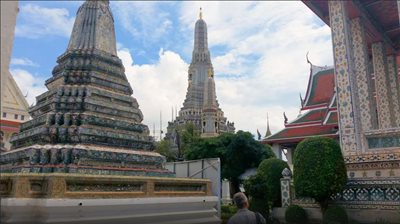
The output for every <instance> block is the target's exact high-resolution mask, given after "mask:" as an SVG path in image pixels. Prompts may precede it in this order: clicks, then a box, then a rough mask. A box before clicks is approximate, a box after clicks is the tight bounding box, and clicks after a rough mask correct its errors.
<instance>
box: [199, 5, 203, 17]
mask: <svg viewBox="0 0 400 224" xmlns="http://www.w3.org/2000/svg"><path fill="white" fill-rule="evenodd" d="M199 18H200V19H203V12H202V11H201V7H200V13H199Z"/></svg>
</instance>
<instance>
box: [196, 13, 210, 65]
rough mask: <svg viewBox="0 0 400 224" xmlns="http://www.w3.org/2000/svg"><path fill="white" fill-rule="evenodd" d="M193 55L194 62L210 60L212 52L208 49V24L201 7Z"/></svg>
mask: <svg viewBox="0 0 400 224" xmlns="http://www.w3.org/2000/svg"><path fill="white" fill-rule="evenodd" d="M192 56H193V58H192V63H193V62H194V61H207V62H208V61H210V52H209V50H208V39H207V24H206V22H205V21H204V20H203V13H202V10H201V8H200V15H199V19H198V20H197V22H196V24H195V27H194V47H193V55H192ZM210 63H211V61H210Z"/></svg>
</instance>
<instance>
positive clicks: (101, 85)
mask: <svg viewBox="0 0 400 224" xmlns="http://www.w3.org/2000/svg"><path fill="white" fill-rule="evenodd" d="M45 84H46V87H47V88H48V91H46V92H45V93H43V94H41V95H39V96H37V97H36V100H37V103H36V105H35V106H33V107H31V108H30V111H29V113H30V115H31V116H32V118H33V119H32V120H30V121H28V122H26V123H24V124H22V125H21V130H20V133H18V134H17V135H15V136H13V137H12V139H11V142H12V144H13V148H14V149H15V150H13V152H10V153H5V154H3V155H2V157H1V159H0V164H1V170H2V171H3V172H19V171H23V170H25V171H27V172H79V173H90V174H98V173H102V174H128V175H146V174H148V173H150V174H151V175H164V174H163V173H166V174H168V175H169V173H168V172H167V171H165V170H163V169H162V163H163V161H164V158H163V157H162V156H160V155H159V154H158V153H153V152H149V151H151V150H152V149H153V148H154V143H153V139H152V138H151V137H150V136H149V129H148V127H147V126H146V125H144V124H142V123H141V122H142V120H143V115H142V112H141V111H140V109H139V105H138V102H137V101H136V99H135V98H134V97H132V96H131V95H132V93H133V91H132V88H131V86H130V84H129V82H128V80H127V78H126V75H125V69H124V66H123V65H122V61H121V60H120V59H119V58H118V56H117V51H116V41H115V31H114V20H113V16H112V13H111V10H110V7H109V1H93V0H90V1H86V2H84V3H83V4H82V6H81V7H80V8H79V10H78V12H77V15H76V20H75V24H74V27H73V30H72V34H71V38H70V41H69V44H68V48H67V49H66V51H65V53H64V54H62V55H61V56H59V57H58V59H57V65H56V66H55V67H54V69H53V72H52V77H51V78H49V79H48V80H47V81H46V83H45ZM18 164H19V165H18ZM16 165H18V166H16ZM49 165H51V166H49ZM143 167H145V169H143Z"/></svg>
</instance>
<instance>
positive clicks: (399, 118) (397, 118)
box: [386, 55, 400, 127]
mask: <svg viewBox="0 0 400 224" xmlns="http://www.w3.org/2000/svg"><path fill="white" fill-rule="evenodd" d="M386 61H387V69H388V77H389V83H390V87H389V90H390V91H389V92H390V94H389V96H391V97H390V100H391V101H392V107H391V110H392V114H393V119H394V124H395V126H396V127H400V105H399V102H400V101H399V94H400V92H399V90H400V88H399V83H398V81H399V79H398V74H397V66H396V57H395V56H394V55H389V56H387V59H386Z"/></svg>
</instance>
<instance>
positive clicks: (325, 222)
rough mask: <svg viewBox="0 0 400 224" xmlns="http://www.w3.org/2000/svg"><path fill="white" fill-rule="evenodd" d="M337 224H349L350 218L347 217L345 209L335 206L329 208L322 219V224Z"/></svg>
mask: <svg viewBox="0 0 400 224" xmlns="http://www.w3.org/2000/svg"><path fill="white" fill-rule="evenodd" d="M335 223H340V224H347V223H348V217H347V212H346V210H345V209H344V208H343V207H340V206H335V205H334V206H330V207H328V209H327V210H326V211H325V212H324V215H323V218H322V224H335Z"/></svg>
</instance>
